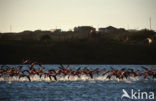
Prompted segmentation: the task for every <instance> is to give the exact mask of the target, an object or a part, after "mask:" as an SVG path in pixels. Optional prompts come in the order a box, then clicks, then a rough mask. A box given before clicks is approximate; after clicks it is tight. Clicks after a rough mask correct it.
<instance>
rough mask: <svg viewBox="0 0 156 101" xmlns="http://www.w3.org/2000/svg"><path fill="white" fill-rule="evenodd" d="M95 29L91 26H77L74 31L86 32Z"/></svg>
mask: <svg viewBox="0 0 156 101" xmlns="http://www.w3.org/2000/svg"><path fill="white" fill-rule="evenodd" d="M95 31H96V29H95V28H94V27H91V26H78V27H75V28H74V32H87V33H92V32H95Z"/></svg>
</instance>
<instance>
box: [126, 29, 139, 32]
mask: <svg viewBox="0 0 156 101" xmlns="http://www.w3.org/2000/svg"><path fill="white" fill-rule="evenodd" d="M137 31H138V30H136V29H129V30H128V32H137Z"/></svg>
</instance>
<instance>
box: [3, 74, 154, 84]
mask: <svg viewBox="0 0 156 101" xmlns="http://www.w3.org/2000/svg"><path fill="white" fill-rule="evenodd" d="M30 79H31V82H35V81H37V82H42V81H43V82H59V81H84V82H87V81H89V82H94V81H95V82H96V81H103V82H109V81H110V82H125V83H133V82H137V81H141V82H149V81H152V82H155V81H156V79H153V78H147V79H144V78H143V77H132V76H130V77H128V78H127V79H126V78H123V79H118V78H116V77H115V76H112V77H111V78H110V79H108V78H107V75H105V76H95V77H94V78H90V77H89V76H86V75H81V77H77V76H70V77H69V78H68V76H64V77H63V76H57V81H56V80H55V79H54V78H52V79H51V80H50V79H49V78H48V77H41V78H40V77H39V76H37V75H34V76H30ZM0 81H5V82H8V83H11V82H14V81H16V82H25V81H29V80H28V78H26V77H23V78H20V79H19V77H18V76H13V77H9V76H4V77H1V78H0Z"/></svg>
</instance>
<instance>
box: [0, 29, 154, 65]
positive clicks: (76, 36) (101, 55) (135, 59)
mask: <svg viewBox="0 0 156 101" xmlns="http://www.w3.org/2000/svg"><path fill="white" fill-rule="evenodd" d="M147 37H149V38H151V39H152V44H151V45H150V46H148V45H147V44H145V43H144V40H145V39H146V38H147ZM155 38H156V32H154V31H151V30H146V29H145V30H140V31H127V30H125V29H115V30H114V29H113V30H110V31H109V32H95V31H93V32H85V31H84V32H83V31H81V32H78V31H76V32H75V31H73V32H72V31H69V32H50V31H41V30H37V31H34V32H32V31H24V32H21V33H1V34H0V56H1V58H0V64H19V63H21V61H22V60H23V59H31V60H35V61H41V62H43V63H45V64H47V63H48V64H60V63H62V64H155V63H156V62H155V60H156V57H155V55H156V54H155V52H156V42H155Z"/></svg>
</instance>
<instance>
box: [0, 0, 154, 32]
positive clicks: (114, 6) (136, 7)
mask: <svg viewBox="0 0 156 101" xmlns="http://www.w3.org/2000/svg"><path fill="white" fill-rule="evenodd" d="M155 5H156V0H0V32H8V31H10V26H12V31H13V32H20V31H23V30H37V29H42V30H50V29H54V28H61V29H63V30H68V29H73V27H74V26H80V25H90V26H93V27H95V28H99V27H107V26H110V25H111V26H115V27H117V28H120V27H122V28H126V29H127V28H129V29H143V28H149V18H150V17H151V18H152V29H153V30H156V6H155Z"/></svg>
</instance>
